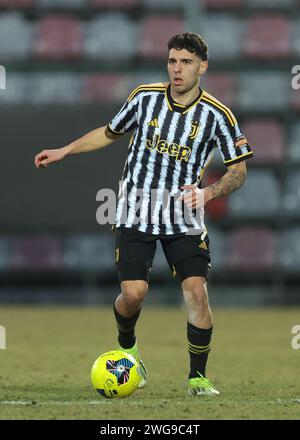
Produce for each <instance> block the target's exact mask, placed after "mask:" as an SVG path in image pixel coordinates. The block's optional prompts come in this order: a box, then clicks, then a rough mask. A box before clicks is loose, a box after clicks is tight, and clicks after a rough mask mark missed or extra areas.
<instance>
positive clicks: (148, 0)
mask: <svg viewBox="0 0 300 440" xmlns="http://www.w3.org/2000/svg"><path fill="white" fill-rule="evenodd" d="M183 2H184V0H164V1H163V2H162V1H161V0H143V4H144V5H145V6H146V8H147V9H155V10H166V11H174V10H180V9H182V6H183Z"/></svg>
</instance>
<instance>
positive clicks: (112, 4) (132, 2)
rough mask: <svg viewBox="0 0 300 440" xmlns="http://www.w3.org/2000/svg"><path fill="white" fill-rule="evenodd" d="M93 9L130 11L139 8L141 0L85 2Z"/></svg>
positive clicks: (93, 0) (91, 0)
mask: <svg viewBox="0 0 300 440" xmlns="http://www.w3.org/2000/svg"><path fill="white" fill-rule="evenodd" d="M87 1H89V3H90V4H91V5H92V6H93V7H94V8H101V9H105V8H107V9H117V10H122V9H131V8H134V7H136V6H139V4H140V2H141V0H87Z"/></svg>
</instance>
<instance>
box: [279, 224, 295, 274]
mask: <svg viewBox="0 0 300 440" xmlns="http://www.w3.org/2000/svg"><path fill="white" fill-rule="evenodd" d="M278 258H279V262H280V264H281V266H282V267H283V268H284V269H290V270H295V271H299V261H300V228H299V227H291V228H289V229H287V230H283V231H282V232H281V233H280V252H279V253H278Z"/></svg>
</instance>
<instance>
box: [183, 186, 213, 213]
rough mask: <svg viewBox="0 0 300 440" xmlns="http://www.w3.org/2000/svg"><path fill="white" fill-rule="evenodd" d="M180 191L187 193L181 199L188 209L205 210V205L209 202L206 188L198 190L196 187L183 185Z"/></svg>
mask: <svg viewBox="0 0 300 440" xmlns="http://www.w3.org/2000/svg"><path fill="white" fill-rule="evenodd" d="M180 189H181V190H182V191H186V192H185V193H184V194H183V195H182V196H181V198H182V200H183V201H184V203H185V204H186V205H187V207H188V208H191V209H197V208H204V206H205V204H206V203H207V202H208V197H207V192H206V191H205V188H198V187H197V186H196V185H183V186H181V187H180Z"/></svg>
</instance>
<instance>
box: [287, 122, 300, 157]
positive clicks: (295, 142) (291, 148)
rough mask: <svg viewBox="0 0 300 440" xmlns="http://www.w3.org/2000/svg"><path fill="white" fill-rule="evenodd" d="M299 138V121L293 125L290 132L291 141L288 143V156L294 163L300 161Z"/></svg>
mask: <svg viewBox="0 0 300 440" xmlns="http://www.w3.org/2000/svg"><path fill="white" fill-rule="evenodd" d="M299 139H300V124H299V123H298V124H295V125H294V126H293V127H292V130H291V134H290V141H289V144H288V157H289V159H290V161H291V162H293V163H295V162H296V163H299V162H300V148H299Z"/></svg>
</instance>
